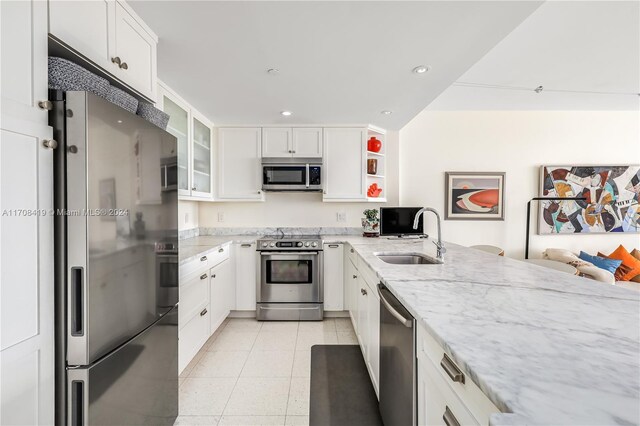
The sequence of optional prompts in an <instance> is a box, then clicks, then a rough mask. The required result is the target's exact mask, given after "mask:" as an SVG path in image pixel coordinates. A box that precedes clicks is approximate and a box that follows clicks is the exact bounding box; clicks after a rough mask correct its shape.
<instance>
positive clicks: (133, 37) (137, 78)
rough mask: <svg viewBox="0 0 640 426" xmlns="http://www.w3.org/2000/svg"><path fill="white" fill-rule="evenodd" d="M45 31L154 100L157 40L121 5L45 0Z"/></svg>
mask: <svg viewBox="0 0 640 426" xmlns="http://www.w3.org/2000/svg"><path fill="white" fill-rule="evenodd" d="M49 32H50V33H51V34H53V35H54V36H55V37H57V38H58V39H60V40H62V41H63V42H64V43H65V44H67V45H68V46H70V47H71V48H72V49H74V50H76V51H78V52H79V53H81V54H82V55H84V56H85V57H86V58H87V59H89V60H91V61H92V62H94V63H95V64H96V65H98V66H99V67H100V68H102V69H103V70H104V71H106V72H108V73H109V74H111V75H112V76H114V77H115V78H117V79H118V80H120V81H122V82H123V83H125V84H127V85H128V86H130V87H131V88H132V89H134V90H136V91H138V92H139V93H140V94H142V95H144V96H145V97H147V98H149V99H150V100H155V98H156V75H157V63H156V61H157V59H156V46H157V43H158V38H157V36H156V35H155V34H154V33H153V32H152V31H151V30H150V29H149V28H148V27H147V26H146V25H145V24H144V22H143V21H142V19H140V17H138V16H137V15H136V14H135V12H133V10H132V9H131V8H130V7H129V6H128V5H127V4H126V3H125V2H120V1H115V0H95V1H68V0H49Z"/></svg>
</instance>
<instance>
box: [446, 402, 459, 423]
mask: <svg viewBox="0 0 640 426" xmlns="http://www.w3.org/2000/svg"><path fill="white" fill-rule="evenodd" d="M442 420H444V424H446V425H447V426H460V422H459V421H458V419H456V416H454V415H453V413H452V412H451V410H449V406H446V407H445V409H444V414H443V415H442Z"/></svg>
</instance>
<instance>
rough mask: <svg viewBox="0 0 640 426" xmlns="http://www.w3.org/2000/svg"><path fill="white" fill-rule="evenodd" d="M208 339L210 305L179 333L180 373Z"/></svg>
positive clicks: (181, 328)
mask: <svg viewBox="0 0 640 426" xmlns="http://www.w3.org/2000/svg"><path fill="white" fill-rule="evenodd" d="M178 321H179V320H178ZM208 338H209V305H206V306H205V307H204V308H202V310H201V311H200V312H198V313H197V314H196V315H195V316H194V317H193V318H191V319H190V320H189V322H187V323H186V324H184V325H182V326H181V327H180V331H179V333H178V373H182V370H184V368H185V367H186V366H187V365H188V364H189V362H190V361H191V360H192V359H193V357H194V356H195V355H196V354H197V353H198V351H199V350H200V348H202V345H204V344H205V342H206V341H207V339H208Z"/></svg>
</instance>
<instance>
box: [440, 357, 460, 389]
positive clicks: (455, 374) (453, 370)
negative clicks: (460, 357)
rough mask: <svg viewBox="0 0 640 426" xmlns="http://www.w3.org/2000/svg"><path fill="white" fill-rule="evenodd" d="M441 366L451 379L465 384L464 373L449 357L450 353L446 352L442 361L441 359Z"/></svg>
mask: <svg viewBox="0 0 640 426" xmlns="http://www.w3.org/2000/svg"><path fill="white" fill-rule="evenodd" d="M440 366H441V367H442V369H443V370H444V371H445V373H447V375H448V376H449V377H450V378H451V380H453V381H454V382H460V383H462V384H464V373H463V372H462V371H460V369H459V368H458V366H457V365H455V364H454V362H453V361H452V360H451V358H449V355H447V354H444V356H443V357H442V361H440Z"/></svg>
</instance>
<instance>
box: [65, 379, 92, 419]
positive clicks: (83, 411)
mask: <svg viewBox="0 0 640 426" xmlns="http://www.w3.org/2000/svg"><path fill="white" fill-rule="evenodd" d="M67 392H68V397H67V425H68V426H83V425H88V424H89V375H88V371H87V370H86V369H70V370H68V376H67Z"/></svg>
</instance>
